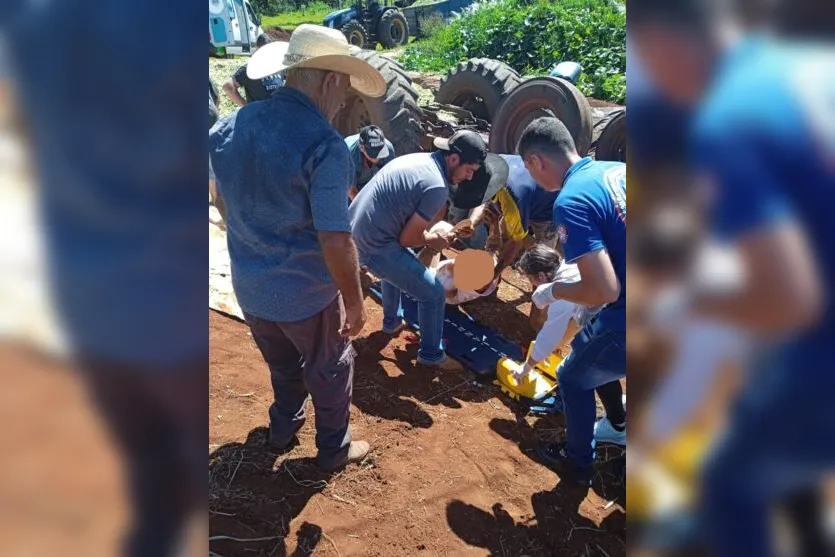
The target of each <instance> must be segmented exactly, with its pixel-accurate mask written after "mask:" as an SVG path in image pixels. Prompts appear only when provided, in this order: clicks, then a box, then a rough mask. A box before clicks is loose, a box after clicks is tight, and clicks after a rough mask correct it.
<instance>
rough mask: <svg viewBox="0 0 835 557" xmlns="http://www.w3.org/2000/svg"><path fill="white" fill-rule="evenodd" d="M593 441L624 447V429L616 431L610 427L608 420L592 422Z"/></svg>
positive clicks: (601, 419)
mask: <svg viewBox="0 0 835 557" xmlns="http://www.w3.org/2000/svg"><path fill="white" fill-rule="evenodd" d="M594 440H595V441H597V442H598V443H611V444H613V445H621V446H622V447H625V446H626V428H624V430H623V431H618V430H616V429H615V428H614V427H612V422H610V421H609V418H600V419H599V420H597V421H596V422H594Z"/></svg>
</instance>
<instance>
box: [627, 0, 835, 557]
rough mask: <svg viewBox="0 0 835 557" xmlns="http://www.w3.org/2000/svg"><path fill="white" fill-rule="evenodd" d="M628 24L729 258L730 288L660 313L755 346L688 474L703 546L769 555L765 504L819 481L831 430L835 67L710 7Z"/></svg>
mask: <svg viewBox="0 0 835 557" xmlns="http://www.w3.org/2000/svg"><path fill="white" fill-rule="evenodd" d="M630 9H631V12H630V19H629V26H630V35H631V39H632V40H634V45H635V46H636V48H637V52H638V54H639V55H640V57H641V59H642V61H643V62H645V64H646V69H647V70H648V72H649V74H650V77H651V78H652V80H653V81H654V82H655V84H656V85H657V86H658V87H659V88H660V89H661V90H663V92H664V93H665V94H666V95H667V96H668V97H669V98H670V99H671V100H673V101H674V102H676V103H678V104H680V105H683V106H691V107H693V108H694V109H695V110H696V116H695V122H694V133H693V137H692V144H691V148H692V150H691V154H692V155H693V157H694V162H695V169H696V171H698V172H699V173H700V175H701V177H702V179H703V180H704V181H705V183H706V184H708V186H709V187H710V189H711V193H712V200H711V205H710V217H711V225H712V232H713V233H714V234H715V235H716V237H717V238H718V239H720V240H721V241H724V242H727V243H728V244H730V245H731V246H732V247H733V248H734V249H736V250H737V251H738V255H739V257H740V260H741V264H742V267H743V273H744V275H745V277H746V280H744V281H742V282H741V283H739V285H733V286H728V287H719V288H706V287H705V286H704V285H701V287H700V286H699V285H697V286H696V288H695V289H691V290H689V291H685V290H684V289H682V290H681V291H679V292H678V293H677V294H676V295H671V296H668V297H667V298H666V300H665V304H666V306H667V307H666V310H665V311H667V312H668V313H670V314H675V313H677V312H680V311H687V310H688V308H695V312H696V313H697V314H701V315H702V316H703V317H706V318H712V319H718V320H721V321H725V322H726V323H728V324H729V325H732V326H736V327H739V328H740V329H741V330H742V331H745V332H746V333H747V334H749V335H751V337H752V338H753V339H754V341H755V342H757V343H759V346H758V347H757V349H756V350H755V353H756V354H757V361H756V362H755V364H754V365H753V366H752V368H753V369H752V370H751V373H750V375H749V380H748V383H747V384H746V385H745V387H744V388H743V390H742V392H741V395H740V398H739V400H738V404H737V405H736V407H735V408H734V410H733V413H732V414H731V416H730V423H729V424H728V429H727V431H726V432H725V434H724V436H723V438H722V439H721V440H720V441H719V442H718V444H717V445H716V446H715V449H714V452H713V454H712V455H711V456H710V458H709V461H708V462H707V464H706V467H705V470H704V486H703V493H702V496H703V497H702V507H703V509H702V510H703V517H704V521H705V526H706V527H707V534H708V540H709V543H710V546H711V548H712V549H713V552H714V554H715V555H718V556H723V557H724V556H734V557H739V556H746V555H751V556H767V555H772V554H773V551H774V550H773V547H772V545H773V544H772V541H771V536H770V533H769V531H768V526H769V519H770V514H769V512H770V510H771V507H772V505H773V504H774V503H775V502H776V501H777V500H778V499H779V498H782V497H785V496H787V495H789V494H790V493H793V492H794V493H798V492H799V491H798V490H800V489H802V488H805V487H809V486H814V485H816V484H817V483H818V482H820V480H821V479H822V478H823V477H824V476H826V475H827V474H828V473H830V472H832V471H833V470H835V442H832V440H833V439H835V418H833V417H832V416H830V415H827V414H826V413H825V412H821V409H822V408H825V407H826V405H827V404H830V403H831V401H832V397H833V393H835V372H833V371H832V369H833V367H832V365H831V339H832V338H835V311H833V305H832V298H831V297H829V298H828V297H827V296H826V292H825V291H824V286H823V285H826V284H830V283H831V282H832V280H833V278H835V226H833V223H832V218H831V215H830V212H831V211H830V207H831V206H832V205H833V203H835V104H833V103H834V102H835V79H833V75H835V56H833V52H832V51H829V52H826V51H825V50H824V49H823V48H820V49H819V48H814V47H811V46H809V45H806V46H799V45H795V44H789V43H786V42H778V41H777V40H773V39H766V38H763V37H749V38H743V37H742V36H741V34H739V32H738V29H737V28H736V27H735V26H734V24H733V22H732V19H731V17H730V16H729V15H728V14H725V13H723V12H722V11H721V10H720V9H718V8H717V7H716V3H712V2H702V1H697V0H683V1H680V2H666V1H661V0H643V1H636V2H632V4H631V5H630ZM800 493H803V492H800ZM806 493H808V492H806ZM804 497H805V498H808V497H807V496H806V495H804ZM812 499H814V498H812ZM810 500H811V499H810ZM819 550H820V552H818V553H812V554H820V555H825V554H827V553H826V548H824V547H821V548H819Z"/></svg>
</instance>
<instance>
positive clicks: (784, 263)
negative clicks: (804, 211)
mask: <svg viewBox="0 0 835 557" xmlns="http://www.w3.org/2000/svg"><path fill="white" fill-rule="evenodd" d="M739 251H740V255H741V257H742V262H743V265H744V268H745V275H746V281H745V283H744V285H743V286H742V287H741V288H738V289H734V290H733V291H728V292H707V293H704V294H702V295H698V296H697V299H696V301H695V306H696V308H698V311H699V312H700V313H701V314H703V315H705V316H708V317H713V318H717V319H720V320H723V321H729V322H731V323H733V324H735V325H737V326H740V327H743V328H745V329H747V330H752V331H755V332H758V333H760V334H764V335H780V334H787V333H792V332H795V331H797V330H799V329H802V328H805V327H807V326H809V325H811V324H813V323H814V321H815V320H816V319H817V318H818V317H819V315H820V312H821V308H822V307H823V305H824V293H823V292H824V291H823V287H822V285H821V282H820V276H819V274H818V270H817V268H816V265H815V261H814V257H813V255H812V253H811V250H810V248H809V245H808V242H807V240H806V237H805V235H804V234H803V232H802V231H801V230H800V229H799V228H798V226H797V225H795V224H783V225H780V226H775V227H772V228H769V229H766V230H762V231H757V232H753V233H751V234H749V235H747V236H746V237H744V238H743V239H742V240H741V242H740V243H739ZM775 262H779V263H778V264H775Z"/></svg>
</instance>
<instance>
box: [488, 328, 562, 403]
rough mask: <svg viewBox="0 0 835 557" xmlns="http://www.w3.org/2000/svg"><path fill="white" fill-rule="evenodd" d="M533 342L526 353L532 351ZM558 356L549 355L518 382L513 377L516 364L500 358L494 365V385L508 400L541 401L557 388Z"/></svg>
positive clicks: (508, 359) (559, 361)
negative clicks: (525, 399)
mask: <svg viewBox="0 0 835 557" xmlns="http://www.w3.org/2000/svg"><path fill="white" fill-rule="evenodd" d="M534 344H535V342H531V344H530V345H529V346H528V353H527V354H526V355H525V357H526V358H527V355H528V354H530V353H531V351H532V350H533V347H534ZM562 360H563V359H562V357H560V355H559V354H556V353H554V354H551V355H550V356H549V357H548V358H547V359H546V360H543V361H541V362H540V363H539V364H537V366H536V367H535V368H534V369H533V370H532V371H531V372H530V373H529V374H528V375H527V376H526V377H523V378H522V379H521V382H520V381H517V380H516V378H515V377H514V376H513V370H514V369H515V368H516V366H517V365H521V364H517V362H514V361H513V360H511V359H510V358H502V359H501V360H499V363H498V364H496V380H495V381H494V383H495V384H496V385H498V386H499V388H501V390H502V392H504V393H505V394H507V395H508V396H509V397H510V398H513V399H517V400H518V399H520V398H527V399H530V400H541V399H543V398H545V397H546V396H548V394H550V393H552V392H553V391H554V389H556V387H557V368H558V367H559V365H560V364H561V363H562Z"/></svg>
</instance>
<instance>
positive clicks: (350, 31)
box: [342, 19, 368, 48]
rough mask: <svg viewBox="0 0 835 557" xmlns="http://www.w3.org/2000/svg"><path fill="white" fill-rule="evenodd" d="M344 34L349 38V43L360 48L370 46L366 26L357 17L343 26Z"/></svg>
mask: <svg viewBox="0 0 835 557" xmlns="http://www.w3.org/2000/svg"><path fill="white" fill-rule="evenodd" d="M342 34H343V35H345V38H346V39H348V44H352V45H354V46H356V47H358V48H365V47H366V46H368V34H366V32H365V27H363V26H362V23H360V22H359V21H357V20H356V19H354V20H351V21H349V22H348V23H346V24H345V25H343V26H342Z"/></svg>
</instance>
